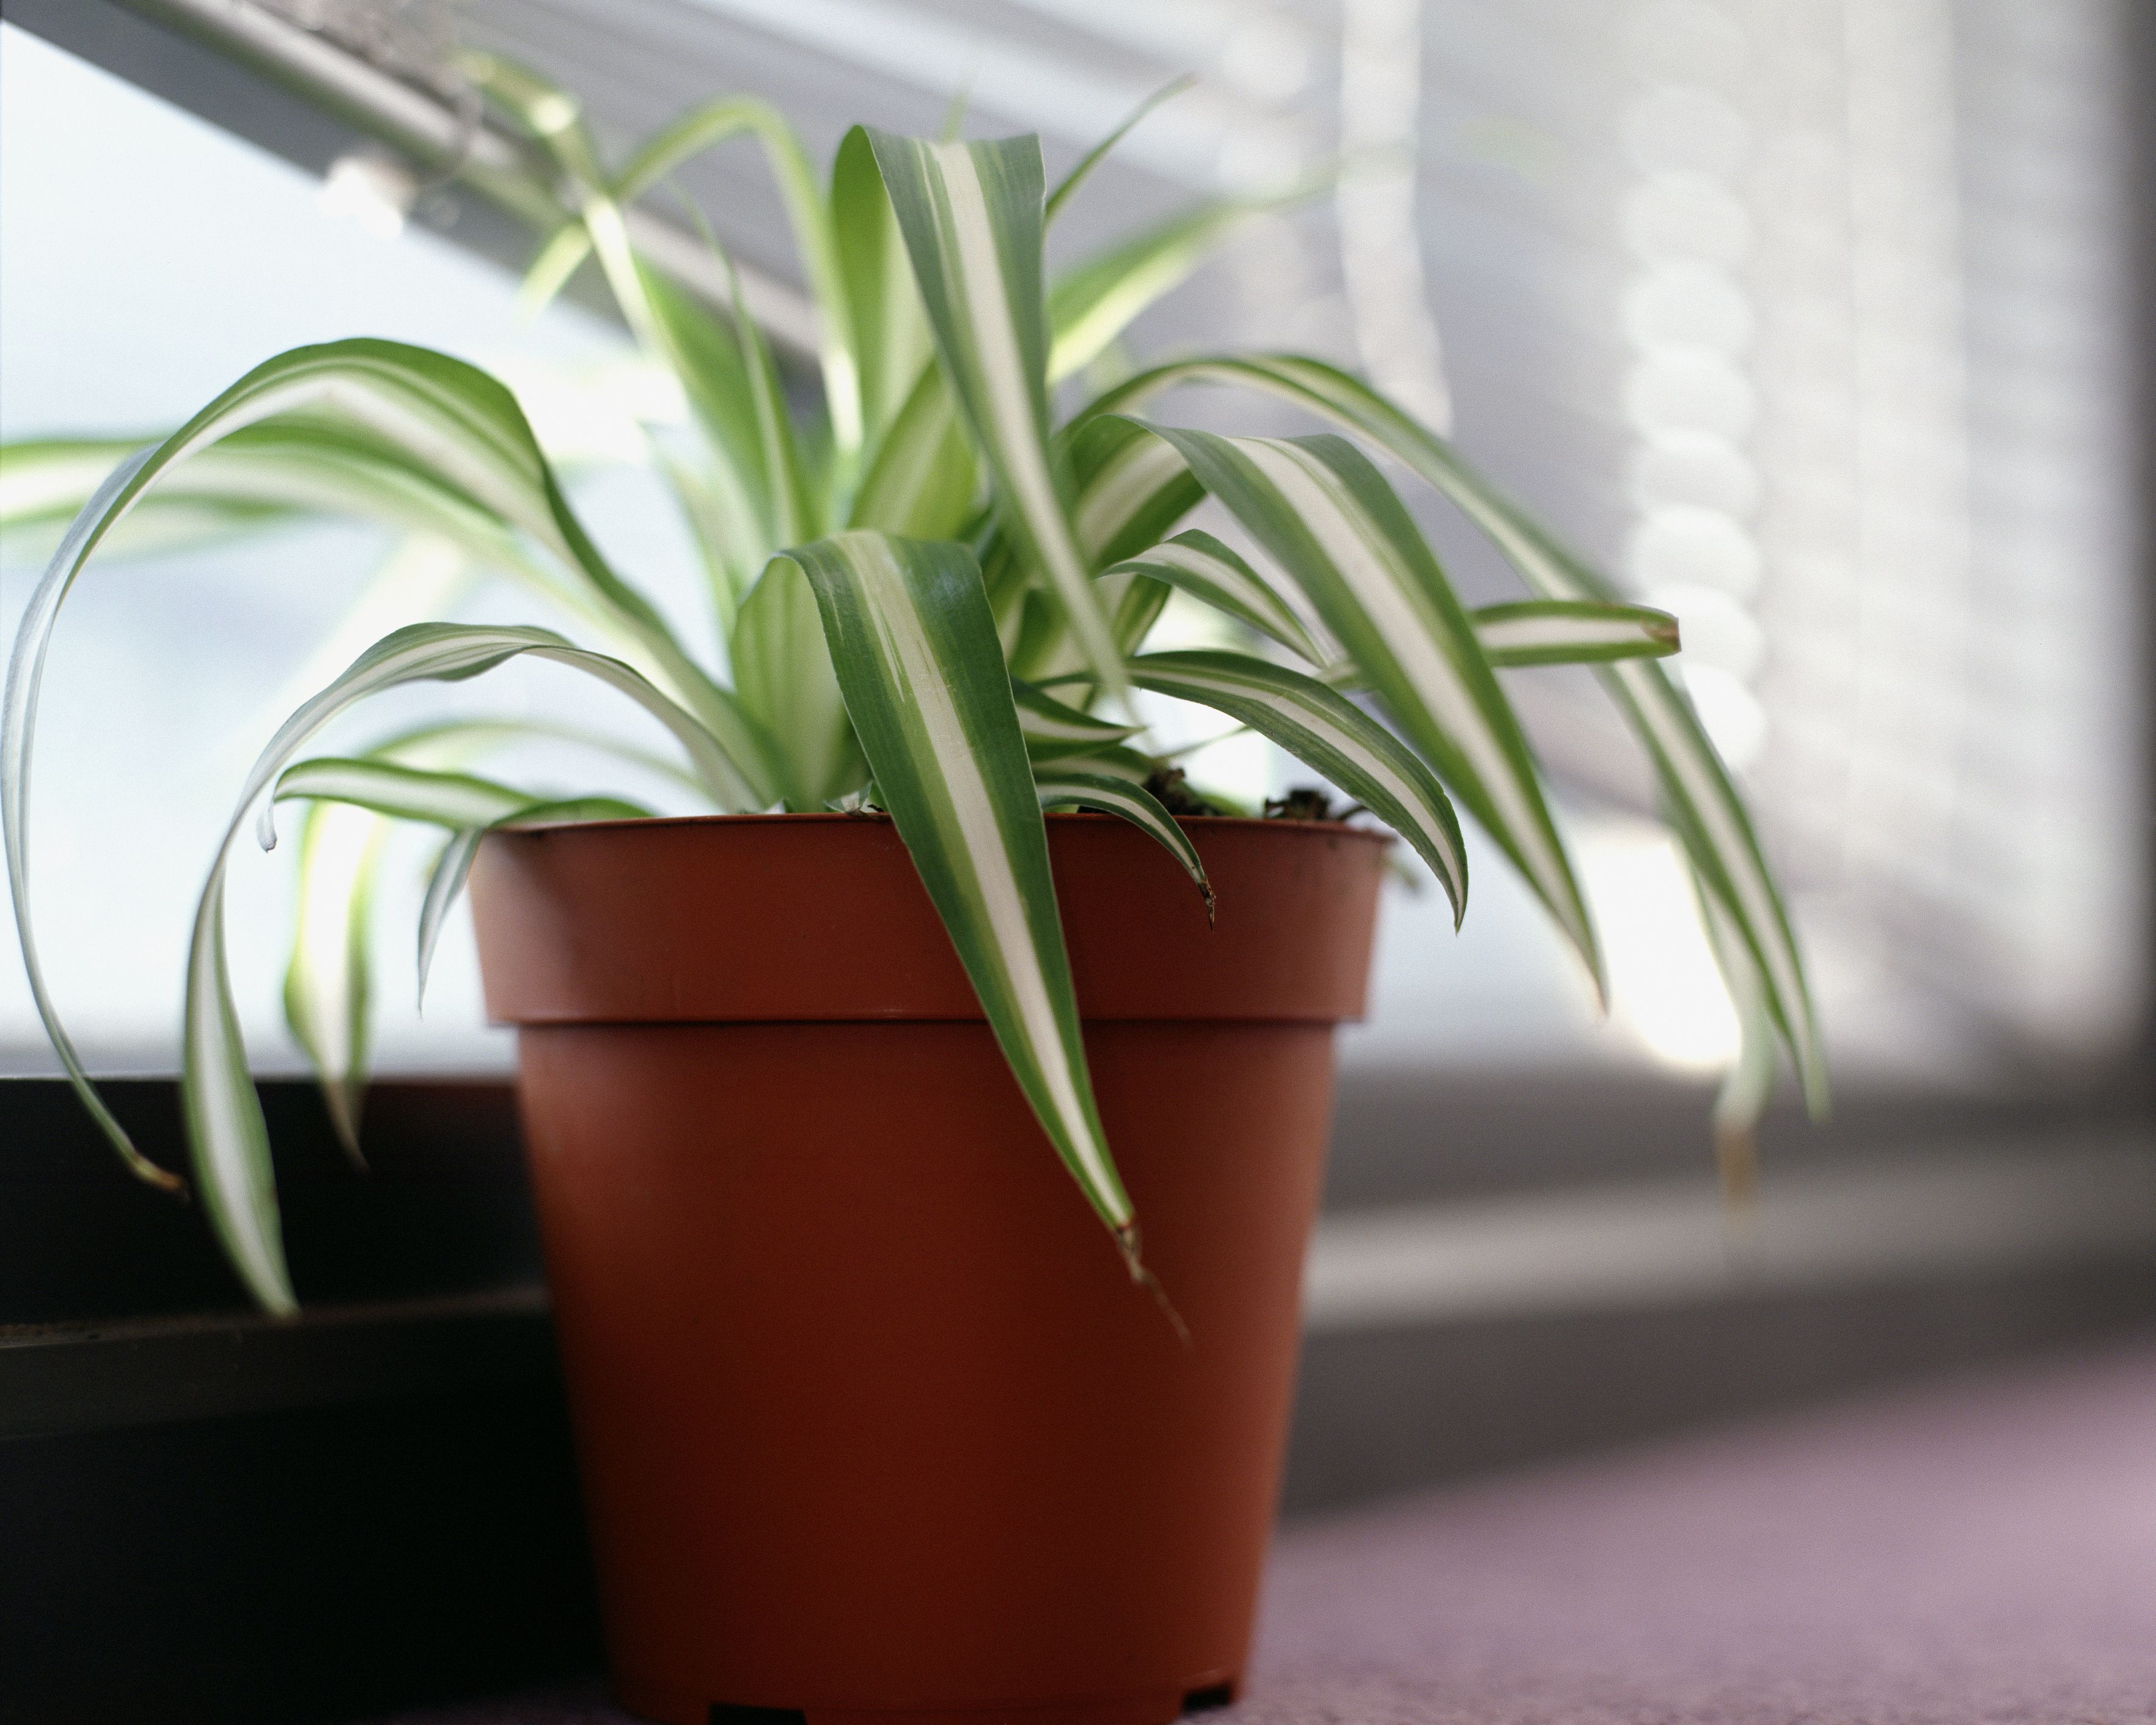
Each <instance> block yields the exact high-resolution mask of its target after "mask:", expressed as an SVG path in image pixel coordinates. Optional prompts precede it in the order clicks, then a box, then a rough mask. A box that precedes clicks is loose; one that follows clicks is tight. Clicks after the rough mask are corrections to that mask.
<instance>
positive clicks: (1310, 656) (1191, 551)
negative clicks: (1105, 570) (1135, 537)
mask: <svg viewBox="0 0 2156 1725" xmlns="http://www.w3.org/2000/svg"><path fill="white" fill-rule="evenodd" d="M1118 571H1122V572H1134V573H1139V574H1144V575H1149V576H1151V577H1152V578H1153V579H1155V580H1156V581H1163V582H1165V583H1168V586H1170V587H1173V588H1177V589H1178V591H1180V592H1183V593H1188V594H1189V595H1190V596H1191V597H1192V598H1196V599H1202V600H1203V601H1204V603H1207V604H1209V605H1210V606H1212V607H1213V608H1214V609H1215V610H1217V611H1220V612H1223V613H1224V614H1226V615H1228V616H1229V617H1233V618H1235V619H1239V620H1240V621H1241V622H1243V623H1246V624H1249V625H1250V627H1251V628H1252V629H1256V630H1257V631H1258V632H1259V633H1260V634H1264V635H1269V636H1270V637H1271V638H1272V639H1274V640H1276V641H1278V642H1279V643H1280V644H1281V646H1283V647H1285V648H1286V649H1288V651H1289V652H1291V653H1293V654H1295V655H1297V656H1299V657H1300V658H1301V659H1303V660H1306V661H1308V662H1309V663H1310V664H1311V665H1325V664H1326V663H1327V662H1328V660H1330V658H1331V657H1332V655H1328V654H1327V652H1326V651H1325V650H1324V649H1322V648H1321V647H1320V646H1319V645H1318V644H1317V641H1316V640H1315V639H1313V638H1312V634H1311V632H1310V629H1309V626H1308V624H1306V623H1305V622H1304V621H1303V619H1301V617H1299V616H1297V615H1296V612H1295V609H1294V608H1293V607H1291V605H1290V604H1289V603H1287V601H1286V599H1284V598H1281V595H1280V594H1279V593H1276V592H1275V591H1274V589H1273V588H1272V587H1271V586H1270V584H1268V583H1267V582H1266V581H1265V578H1264V577H1263V576H1261V575H1260V574H1259V573H1258V572H1257V571H1256V570H1255V569H1253V568H1252V567H1250V565H1249V564H1248V563H1247V562H1245V561H1244V560H1243V559H1242V558H1241V557H1240V556H1238V555H1237V554H1236V553H1235V551H1234V550H1232V549H1231V548H1230V547H1228V546H1225V545H1223V544H1222V543H1221V542H1219V540H1218V539H1216V538H1214V536H1213V535H1211V534H1210V533H1208V532H1205V531H1203V530H1202V529H1200V528H1197V527H1193V528H1191V529H1190V530H1189V531H1188V532H1183V533H1178V534H1177V535H1176V536H1175V537H1174V538H1173V539H1169V540H1165V541H1163V542H1162V543H1160V544H1158V545H1156V546H1154V547H1152V549H1151V550H1149V551H1143V552H1139V553H1138V555H1137V556H1136V557H1130V558H1127V559H1126V560H1125V561H1123V562H1120V563H1117V564H1116V565H1114V566H1113V567H1112V568H1111V570H1110V571H1109V572H1110V573H1111V574H1113V573H1116V572H1118Z"/></svg>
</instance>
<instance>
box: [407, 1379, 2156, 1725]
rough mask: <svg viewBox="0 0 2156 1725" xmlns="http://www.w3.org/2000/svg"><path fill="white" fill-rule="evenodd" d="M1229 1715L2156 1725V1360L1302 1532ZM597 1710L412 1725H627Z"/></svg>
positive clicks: (1289, 1550)
mask: <svg viewBox="0 0 2156 1725" xmlns="http://www.w3.org/2000/svg"><path fill="white" fill-rule="evenodd" d="M624 1717H625V1716H624V1715H622V1714H620V1713H618V1712H614V1711H613V1709H612V1708H610V1707H607V1706H606V1705H605V1704H604V1703H603V1702H601V1701H600V1700H598V1698H597V1693H596V1692H595V1691H592V1692H582V1693H574V1694H563V1693H558V1692H557V1693H553V1694H549V1695H533V1696H529V1697H522V1698H520V1699H516V1700H505V1701H501V1702H495V1703H492V1704H490V1705H486V1706H480V1707H461V1708H454V1709H450V1710H447V1711H434V1712H427V1713H423V1714H415V1715H409V1716H407V1717H405V1718H404V1719H403V1720H401V1721H399V1722H398V1725H616V1722H619V1721H622V1720H624ZM1206 1717H1208V1718H1209V1719H1210V1720H1218V1721H1219V1722H1220V1725H1468V1722H1474V1725H2151V1722H2156V1345H2149V1344H2143V1345H2138V1346H2135V1347H2131V1348H2112V1349H2110V1350H2107V1351H2104V1352H2101V1353H2089V1354H2086V1355H2082V1356H2079V1357H2076V1358H2073V1359H2071V1360H2066V1361H2062V1362H2055V1363H2049V1364H2046V1365H2041V1366H2025V1367H2020V1368H2012V1369H2005V1370H2000V1371H1998V1372H1996V1373H1993V1374H1991V1375H1989V1376H1987V1377H1984V1378H1974V1379H1969V1380H1966V1381H1963V1382H1960V1383H1958V1384H1953V1385H1951V1386H1948V1387H1943V1388H1935V1389H1925V1390H1920V1391H1910V1392H1905V1393H1902V1394H1894V1395H1888V1396H1881V1397H1877V1398H1874V1399H1868V1400H1866V1401H1863V1402H1861V1403H1856V1404H1847V1405H1845V1406H1842V1407H1840V1408H1837V1409H1833V1410H1830V1411H1825V1412H1820V1413H1815V1414H1806V1415H1803V1416H1799V1417H1793V1418H1785V1419H1783V1420H1776V1421H1772V1422H1765V1421H1763V1422H1758V1423H1753V1424H1750V1425H1743V1426H1737V1427H1732V1428H1729V1429H1727V1430H1722V1431H1718V1432H1717V1433H1714V1434H1712V1435H1704V1436H1698V1437H1693V1438H1690V1439H1686V1440H1681V1441H1674V1442H1669V1443H1665V1444H1661V1445H1655V1446H1653V1447H1650V1448H1643V1449H1640V1450H1634V1451H1631V1452H1628V1453H1626V1454H1624V1455H1616V1456H1611V1457H1604V1458H1601V1459H1598V1460H1594V1461H1579V1462H1573V1463H1568V1464H1565V1465H1561V1466H1544V1467H1538V1468H1535V1469H1532V1470H1523V1471H1520V1472H1517V1473H1515V1474H1512V1475H1508V1476H1503V1477H1500V1478H1494V1479H1490V1480H1486V1481H1481V1482H1477V1483H1474V1484H1470V1485H1466V1486H1456V1487H1454V1488H1452V1489H1450V1490H1446V1491H1439V1492H1435V1493H1432V1494H1430V1495H1429V1496H1426V1497H1420V1498H1417V1499H1414V1500H1411V1501H1408V1502H1400V1503H1396V1504H1392V1505H1389V1506H1386V1507H1383V1508H1378V1509H1373V1510H1369V1511H1365V1512H1358V1513H1355V1514H1352V1515H1347V1516H1342V1517H1335V1518H1332V1519H1330V1520H1327V1521H1323V1522H1306V1523H1303V1524H1301V1525H1300V1526H1297V1527H1293V1528H1291V1530H1290V1531H1289V1532H1287V1533H1286V1534H1285V1535H1284V1536H1283V1538H1281V1543H1280V1547H1279V1550H1278V1553H1277V1555H1276V1561H1275V1563H1274V1565H1273V1569H1272V1574H1271V1577H1270V1584H1269V1587H1268V1591H1267V1594H1266V1600H1265V1615H1264V1620H1263V1626H1262V1628H1261V1630H1260V1651H1259V1656H1258V1662H1257V1670H1256V1672H1255V1678H1254V1681H1253V1683H1252V1686H1251V1693H1250V1699H1249V1700H1247V1701H1246V1702H1245V1703H1244V1704H1243V1705H1242V1706H1241V1707H1237V1708H1236V1709H1235V1710H1234V1711H1233V1712H1225V1713H1216V1714H1211V1715H1208V1716H1206Z"/></svg>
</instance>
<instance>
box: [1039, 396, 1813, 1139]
mask: <svg viewBox="0 0 2156 1725" xmlns="http://www.w3.org/2000/svg"><path fill="white" fill-rule="evenodd" d="M1185 383H1209V384H1215V385H1221V386H1225V387H1229V388H1243V389H1249V390H1254V391H1256V392H1258V393H1262V394H1265V395H1270V396H1271V397H1274V398H1277V399H1280V400H1282V401H1286V402H1287V403H1291V404H1292V405H1294V406H1296V407H1299V408H1303V409H1304V410H1306V411H1307V412H1309V413H1313V414H1316V415H1317V416H1318V417H1320V418H1325V419H1328V420H1330V421H1332V423H1333V424H1337V425H1339V426H1342V428H1343V429H1347V430H1350V431H1353V432H1354V433H1355V434H1358V435H1359V436H1362V437H1364V438H1367V439H1369V440H1370V441H1371V442H1372V443H1373V444H1376V445H1378V447H1379V448H1381V449H1384V450H1386V451H1387V452H1388V453H1389V454H1392V455H1394V456H1395V457H1397V458H1398V459H1399V460H1400V461H1402V462H1403V463H1404V464H1405V465H1407V466H1408V467H1409V468H1411V469H1412V470H1414V472H1415V473H1416V474H1417V475H1419V476H1420V477H1421V478H1422V479H1424V480H1426V481H1427V482H1428V483H1429V484H1430V485H1432V486H1434V487H1435V489H1436V490H1438V491H1439V492H1440V494H1441V495H1444V496H1445V497H1446V498H1448V499H1450V501H1452V502H1453V503H1454V504H1455V506H1458V507H1459V509H1460V511H1461V513H1463V514H1464V515H1466V516H1467V518H1468V519H1469V520H1470V521H1472V522H1473V523H1474V524H1475V525H1476V526H1477V527H1478V528H1480V529H1481V531H1482V532H1483V533H1484V534H1485V535H1486V536H1487V537H1488V538H1489V539H1490V541H1491V543H1492V544H1494V545H1495V546H1496V547H1497V549H1498V550H1499V552H1501V553H1502V554H1503V555H1504V557H1505V558H1506V560H1507V562H1510V563H1511V564H1512V567H1513V568H1514V570H1516V571H1517V572H1518V574H1519V575H1520V577H1521V578H1522V580H1523V581H1525V582H1526V583H1527V585H1528V587H1529V588H1532V589H1533V590H1534V591H1535V592H1536V593H1538V594H1540V595H1542V596H1543V598H1551V599H1564V600H1589V601H1592V600H1600V601H1605V602H1615V601H1617V600H1618V599H1619V597H1620V596H1619V594H1618V592H1617V589H1616V588H1615V586H1614V583H1611V582H1610V581H1609V580H1608V579H1607V578H1604V576H1602V575H1600V574H1599V573H1598V572H1595V571H1594V569H1592V568H1591V567H1589V565H1588V564H1587V563H1586V562H1584V560H1583V559H1581V558H1580V557H1577V556H1575V555H1574V554H1573V552H1570V551H1569V550H1568V549H1567V548H1566V547H1564V546H1563V544H1561V543H1560V542H1558V540H1557V539H1556V538H1555V537H1554V536H1553V535H1551V534H1549V533H1548V532H1546V531H1543V529H1542V528H1541V527H1540V526H1537V525H1536V523H1535V522H1534V521H1532V519H1531V518H1530V517H1529V516H1527V512H1526V511H1523V510H1522V509H1521V508H1520V507H1519V506H1517V504H1515V503H1513V502H1512V501H1511V500H1510V499H1509V498H1507V496H1506V495H1504V493H1503V492H1502V491H1501V490H1499V489H1498V488H1497V487H1496V485H1492V484H1491V482H1490V481H1489V480H1487V479H1486V478H1484V477H1483V476H1482V475H1481V474H1480V473H1478V472H1477V471H1476V470H1475V469H1474V468H1473V467H1472V466H1471V465H1469V464H1468V463H1467V462H1466V460H1464V459H1462V458H1461V457H1460V454H1459V453H1458V451H1456V450H1455V449H1454V448H1453V447H1452V445H1451V444H1449V443H1448V442H1446V441H1445V439H1443V438H1441V437H1440V436H1438V435H1437V434H1435V432H1432V431H1430V429H1428V428H1427V427H1425V426H1424V425H1422V424H1419V423H1418V422H1417V421H1416V420H1415V419H1414V418H1413V417H1412V416H1411V415H1409V413H1405V412H1404V411H1402V410H1401V409H1400V408H1399V407H1397V406H1396V405H1394V403H1392V402H1390V401H1389V400H1387V399H1386V398H1384V397H1383V395H1381V394H1380V393H1378V392H1377V391H1376V390H1374V389H1373V388H1371V387H1370V386H1369V385H1368V384H1367V383H1365V382H1363V381H1362V380H1361V379H1360V378H1358V377H1351V376H1350V375H1349V374H1348V373H1347V372H1343V371H1341V370H1340V369H1339V368H1338V367H1334V366H1329V365H1327V364H1325V363H1324V362H1322V361H1319V360H1314V359H1307V358H1302V357H1296V356H1292V355H1279V354H1274V355H1265V356H1256V357H1241V356H1232V355H1231V356H1210V357H1201V358H1197V359H1192V360H1183V361H1178V362H1174V363H1173V364H1170V365H1165V366H1161V367H1157V368H1155V369H1154V370H1152V371H1150V372H1143V373H1141V374H1140V375H1139V376H1137V377H1132V378H1130V379H1128V380H1127V381H1126V382H1123V383H1122V384H1119V385H1118V386H1116V388H1114V389H1112V390H1110V391H1108V392H1107V393H1106V394H1104V395H1102V396H1101V398H1099V399H1097V400H1096V401H1095V402H1094V403H1091V405H1090V406H1089V407H1087V408H1086V409H1085V411H1084V412H1083V413H1081V415H1080V416H1079V418H1078V419H1077V420H1076V421H1075V422H1074V424H1073V426H1072V427H1071V428H1070V429H1069V431H1068V433H1067V434H1070V435H1073V436H1075V437H1076V438H1078V439H1081V440H1082V438H1083V436H1084V435H1085V434H1087V433H1088V431H1089V430H1090V427H1091V424H1092V423H1093V422H1094V421H1095V420H1096V418H1098V417H1100V416H1103V415H1109V414H1115V413H1127V412H1129V411H1131V410H1132V409H1133V408H1136V407H1137V406H1139V405H1141V404H1142V403H1145V402H1146V401H1148V400H1150V399H1151V398H1152V397H1154V396H1156V395H1158V394H1159V393H1161V392H1162V391H1163V390H1166V389H1169V388H1175V387H1177V386H1178V385H1181V384H1185ZM1599 675H1600V676H1601V677H1602V679H1603V683H1604V687H1605V688H1607V689H1608V690H1609V692H1610V695H1611V696H1612V698H1613V699H1614V701H1616V703H1617V706H1618V709H1619V711H1620V712H1621V713H1622V714H1623V716H1624V717H1625V721H1626V722H1627V724H1628V725H1629V726H1630V727H1631V729H1632V732H1633V733H1634V735H1635V737H1637V738H1638V739H1639V741H1640V744H1641V745H1642V747H1645V749H1646V751H1647V753H1648V756H1649V757H1650V759H1651V760H1652V761H1653V762H1654V764H1655V773H1656V776H1657V777H1658V778H1660V780H1661V789H1662V794H1663V797H1664V799H1665V805H1666V809H1667V810H1668V812H1669V815H1670V819H1671V824H1672V826H1673V827H1674V829H1675V830H1676V833H1677V834H1678V836H1679V838H1680V839H1681V840H1682V841H1683V843H1684V845H1685V848H1686V852H1687V854H1688V855H1689V856H1690V858H1691V862H1692V865H1693V866H1694V867H1695V868H1696V869H1697V870H1698V873H1699V875H1700V878H1701V880H1702V882H1704V883H1705V885H1706V886H1707V890H1708V891H1710V892H1712V894H1713V895H1714V896H1715V898H1716V900H1717V901H1718V902H1719V903H1720V904H1721V905H1722V908H1723V909H1724V910H1725V911H1727V912H1728V913H1729V916H1730V918H1731V921H1732V924H1733V925H1734V927H1735V928H1736V931H1737V933H1738V937H1739V938H1741V939H1742V940H1743V942H1744V944H1745V946H1746V947H1747V948H1748V950H1749V951H1750V952H1751V954H1752V957H1753V962H1754V963H1756V964H1757V965H1758V967H1759V972H1760V975H1761V978H1762V980H1763V986H1764V988H1765V991H1766V999H1767V1004H1768V1011H1769V1013H1770V1014H1772V1016H1773V1019H1774V1024H1775V1025H1776V1028H1777V1029H1779V1030H1780V1032H1781V1033H1782V1036H1783V1040H1784V1041H1785V1042H1786V1043H1787V1045H1788V1046H1789V1053H1790V1058H1791V1060H1792V1062H1793V1064H1794V1066H1795V1068H1796V1072H1797V1078H1798V1082H1799V1086H1801V1087H1802V1089H1803V1091H1804V1097H1805V1100H1806V1101H1807V1103H1808V1104H1809V1106H1810V1108H1811V1111H1812V1112H1813V1113H1814V1115H1815V1116H1817V1115H1820V1114H1823V1113H1825V1110H1826V1107H1827V1101H1828V1090H1829V1086H1828V1081H1827V1073H1826V1061H1825V1051H1824V1050H1823V1049H1822V1047H1821V1045H1820V1038H1819V1029H1818V1024H1817V1020H1816V1018H1815V1014H1814V1012H1813V1009H1812V1004H1811V997H1810V991H1809V987H1808V985H1807V984H1806V982H1805V979H1804V959H1803V955H1802V954H1801V953H1800V952H1799V950H1798V947H1797V943H1796V936H1795V933H1794V930H1793V929H1792V928H1791V927H1790V926H1789V913H1788V911H1787V910H1786V909H1785V908H1784V906H1783V903H1782V900H1781V895H1780V893H1779V891H1777V889H1776V887H1775V885H1774V875H1773V873H1772V871H1771V870H1769V869H1768V866H1767V862H1766V858H1765V855H1764V854H1763V852H1762V850H1760V848H1759V842H1758V836H1757V834H1755V833H1754V832H1753V828H1752V822H1751V818H1750V816H1749V815H1748V814H1746V813H1745V809H1744V803H1743V798H1742V797H1740V796H1739V795H1738V791H1737V787H1736V784H1735V783H1734V782H1733V781H1732V779H1731V778H1730V776H1729V772H1728V769H1727V768H1726V767H1724V766H1723V765H1722V758H1721V757H1720V755H1719V754H1718V753H1717V752H1716V750H1715V747H1714V745H1713V743H1712V742H1711V741H1710V740H1709V739H1708V737H1707V732H1705V730H1704V729H1703V728H1702V726H1701V725H1700V722H1699V718H1698V716H1697V714H1696V713H1694V712H1693V711H1692V708H1691V702H1690V701H1688V700H1686V698H1685V696H1684V693H1683V691H1682V690H1681V689H1680V688H1679V687H1678V685H1677V684H1676V681H1675V680H1674V679H1672V678H1671V675H1670V674H1669V673H1668V672H1667V671H1666V670H1664V669H1663V668H1662V667H1661V666H1660V665H1651V664H1647V663H1644V662H1641V661H1639V660H1631V661H1627V662H1621V663H1618V664H1614V665H1608V666H1606V667H1604V669H1603V670H1601V671H1600V672H1599Z"/></svg>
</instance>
